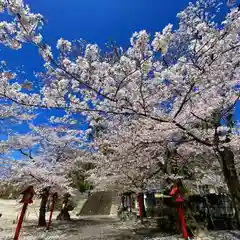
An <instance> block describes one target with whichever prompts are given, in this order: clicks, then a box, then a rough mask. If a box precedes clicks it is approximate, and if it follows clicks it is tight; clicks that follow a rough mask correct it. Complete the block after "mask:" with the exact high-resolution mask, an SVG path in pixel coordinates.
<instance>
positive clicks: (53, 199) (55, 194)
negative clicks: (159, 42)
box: [47, 193, 58, 230]
mask: <svg viewBox="0 0 240 240" xmlns="http://www.w3.org/2000/svg"><path fill="white" fill-rule="evenodd" d="M57 198H58V194H57V193H54V194H53V196H52V203H51V208H50V216H49V220H48V225H47V230H49V229H50V226H51V223H52V215H53V211H54V206H55V203H56V201H57Z"/></svg>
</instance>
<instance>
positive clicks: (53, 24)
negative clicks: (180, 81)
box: [0, 0, 240, 131]
mask: <svg viewBox="0 0 240 240" xmlns="http://www.w3.org/2000/svg"><path fill="white" fill-rule="evenodd" d="M25 2H26V3H27V4H29V5H30V7H31V9H32V11H33V12H39V13H41V14H42V15H43V16H44V17H45V19H46V21H47V23H46V25H45V26H44V29H43V33H44V34H43V35H44V38H45V40H46V42H47V43H48V44H50V45H51V46H52V48H53V49H54V48H55V46H56V42H57V40H58V39H59V38H60V37H63V38H65V39H68V40H74V39H80V38H82V39H84V40H87V41H88V42H91V43H97V44H98V45H99V46H100V47H101V48H104V45H105V43H106V42H107V41H109V40H110V39H112V40H114V41H116V42H117V44H118V45H119V46H122V47H124V48H125V47H127V46H128V45H129V38H130V37H131V35H132V33H133V32H134V31H139V30H142V29H146V30H147V31H148V32H149V33H151V34H152V35H153V34H154V32H156V31H160V30H161V29H162V28H163V27H164V26H165V25H166V24H168V23H169V22H170V23H173V24H174V25H175V26H176V25H177V18H176V14H177V13H178V12H179V11H181V10H183V9H184V8H185V7H186V6H187V4H188V2H189V1H188V0H68V1H63V0H25ZM0 50H1V56H2V57H3V58H4V59H5V60H6V61H7V63H8V65H9V67H10V68H11V69H15V68H16V67H20V66H22V65H23V66H24V67H23V68H24V70H25V71H26V74H25V77H26V78H27V79H30V78H32V72H33V71H40V70H41V69H42V64H43V62H42V59H41V57H40V56H39V54H38V50H37V49H36V48H34V47H33V46H26V45H25V46H24V47H23V49H21V50H20V51H11V50H8V49H6V48H3V47H2V46H1V47H0ZM238 108H239V110H238V111H237V118H238V119H239V117H240V115H239V114H240V107H239V106H238ZM48 114H49V113H48ZM48 114H47V113H46V112H45V111H44V112H43V113H42V114H41V115H40V116H39V118H38V120H37V122H36V123H37V124H39V123H44V121H45V118H46V115H48ZM15 127H16V126H15ZM21 129H23V131H24V127H21ZM25 130H26V129H25Z"/></svg>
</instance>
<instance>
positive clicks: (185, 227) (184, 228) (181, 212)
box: [178, 206, 188, 239]
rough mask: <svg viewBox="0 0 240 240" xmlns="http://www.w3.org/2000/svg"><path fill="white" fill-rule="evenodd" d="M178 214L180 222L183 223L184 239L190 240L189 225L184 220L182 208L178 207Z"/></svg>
mask: <svg viewBox="0 0 240 240" xmlns="http://www.w3.org/2000/svg"><path fill="white" fill-rule="evenodd" d="M178 213H179V218H180V222H181V226H182V232H183V237H184V238H185V239H188V232H187V225H186V223H185V220H184V214H183V209H182V207H181V206H180V207H178Z"/></svg>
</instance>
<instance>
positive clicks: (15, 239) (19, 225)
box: [14, 203, 28, 240]
mask: <svg viewBox="0 0 240 240" xmlns="http://www.w3.org/2000/svg"><path fill="white" fill-rule="evenodd" d="M27 206H28V203H24V204H23V207H22V211H21V214H20V217H19V219H18V223H17V227H16V231H15V235H14V240H18V238H19V234H20V231H21V228H22V222H23V219H24V215H25V213H26V210H27Z"/></svg>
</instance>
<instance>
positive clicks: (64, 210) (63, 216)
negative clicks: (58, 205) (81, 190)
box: [57, 194, 71, 220]
mask: <svg viewBox="0 0 240 240" xmlns="http://www.w3.org/2000/svg"><path fill="white" fill-rule="evenodd" d="M70 196H71V195H70V194H65V195H64V199H63V205H62V209H61V211H60V213H59V214H58V216H57V220H70V214H69V212H68V202H69V198H70Z"/></svg>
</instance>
